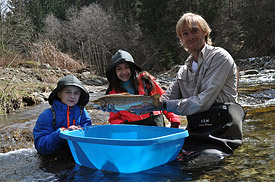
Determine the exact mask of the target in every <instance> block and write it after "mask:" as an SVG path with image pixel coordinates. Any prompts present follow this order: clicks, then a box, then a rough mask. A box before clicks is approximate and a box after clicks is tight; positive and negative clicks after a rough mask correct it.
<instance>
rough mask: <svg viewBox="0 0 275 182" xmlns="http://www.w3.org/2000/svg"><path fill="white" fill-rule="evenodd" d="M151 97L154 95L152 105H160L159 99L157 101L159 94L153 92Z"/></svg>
mask: <svg viewBox="0 0 275 182" xmlns="http://www.w3.org/2000/svg"><path fill="white" fill-rule="evenodd" d="M153 97H154V101H153V104H154V106H156V107H159V106H160V101H159V98H160V94H155V95H153Z"/></svg>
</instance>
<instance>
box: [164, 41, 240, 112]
mask: <svg viewBox="0 0 275 182" xmlns="http://www.w3.org/2000/svg"><path fill="white" fill-rule="evenodd" d="M193 61H194V58H193V57H192V56H189V57H188V58H187V60H186V62H185V65H184V66H183V67H181V68H180V69H179V71H178V73H177V76H176V81H175V82H173V83H172V84H171V85H170V86H169V88H168V89H167V91H166V93H165V94H163V95H162V100H166V102H167V111H168V112H174V113H175V114H180V115H191V114H194V113H198V112H203V111H206V110H208V109H209V108H210V107H211V106H212V104H213V103H224V102H236V98H237V67H236V64H235V62H234V60H233V58H232V57H231V55H230V54H229V53H228V52H227V51H226V50H224V49H223V48H220V47H213V46H209V45H205V46H204V48H203V49H202V50H201V52H200V54H199V58H198V69H197V72H196V73H195V72H194V71H193V70H192V63H193Z"/></svg>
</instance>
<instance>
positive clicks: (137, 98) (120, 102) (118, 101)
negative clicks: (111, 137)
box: [92, 93, 160, 111]
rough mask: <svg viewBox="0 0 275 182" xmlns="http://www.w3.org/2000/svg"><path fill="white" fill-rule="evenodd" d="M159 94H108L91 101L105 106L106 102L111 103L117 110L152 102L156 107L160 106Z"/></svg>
mask: <svg viewBox="0 0 275 182" xmlns="http://www.w3.org/2000/svg"><path fill="white" fill-rule="evenodd" d="M159 98H160V94H155V95H151V96H144V95H132V94H129V93H121V94H110V95H105V96H102V97H99V98H97V99H95V100H93V101H92V102H93V103H95V104H96V105H98V106H102V107H104V106H106V105H107V104H113V105H114V108H115V109H116V110H117V111H123V110H127V109H130V108H131V107H133V106H141V105H142V104H144V103H148V104H153V105H154V106H156V107H159V106H160V101H159Z"/></svg>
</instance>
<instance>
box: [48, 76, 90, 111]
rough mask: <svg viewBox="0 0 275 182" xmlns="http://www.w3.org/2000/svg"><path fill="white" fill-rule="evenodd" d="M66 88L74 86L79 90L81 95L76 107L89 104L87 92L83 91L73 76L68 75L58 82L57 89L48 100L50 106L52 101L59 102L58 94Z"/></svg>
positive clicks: (82, 87)
mask: <svg viewBox="0 0 275 182" xmlns="http://www.w3.org/2000/svg"><path fill="white" fill-rule="evenodd" d="M66 86H75V87H78V88H80V89H81V95H80V98H79V101H78V103H77V104H78V105H80V106H85V105H86V104H87V103H88V102H89V97H90V96H89V92H88V91H87V90H86V89H85V87H84V86H83V85H82V83H81V82H80V81H79V79H77V78H76V77H75V76H74V75H68V76H65V77H63V78H61V79H60V80H59V81H58V83H57V87H56V88H55V89H54V90H53V91H52V93H51V94H50V96H49V99H48V101H49V104H50V105H52V103H53V100H54V99H56V100H60V99H59V98H58V92H59V91H61V90H62V89H63V88H64V87H66Z"/></svg>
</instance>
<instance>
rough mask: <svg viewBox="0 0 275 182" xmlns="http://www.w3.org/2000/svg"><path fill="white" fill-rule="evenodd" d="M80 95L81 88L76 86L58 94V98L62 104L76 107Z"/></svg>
mask: <svg viewBox="0 0 275 182" xmlns="http://www.w3.org/2000/svg"><path fill="white" fill-rule="evenodd" d="M80 94H81V90H80V88H78V87H75V86H67V87H64V88H63V89H62V90H61V91H60V92H58V97H59V98H60V99H61V102H62V103H64V104H67V105H68V106H74V105H75V104H77V103H78V100H79V98H80Z"/></svg>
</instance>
